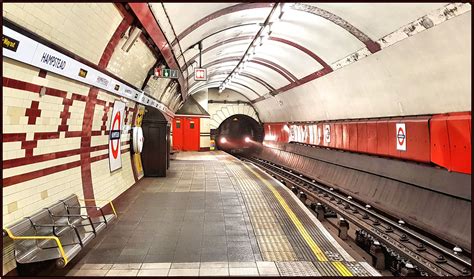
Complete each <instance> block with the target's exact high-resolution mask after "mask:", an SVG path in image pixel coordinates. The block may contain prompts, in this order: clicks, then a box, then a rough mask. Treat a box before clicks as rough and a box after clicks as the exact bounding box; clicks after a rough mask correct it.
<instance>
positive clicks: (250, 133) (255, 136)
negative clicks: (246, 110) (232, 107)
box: [216, 114, 264, 153]
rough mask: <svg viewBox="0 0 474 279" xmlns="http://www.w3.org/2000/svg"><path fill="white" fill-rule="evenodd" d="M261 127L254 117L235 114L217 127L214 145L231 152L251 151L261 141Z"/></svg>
mask: <svg viewBox="0 0 474 279" xmlns="http://www.w3.org/2000/svg"><path fill="white" fill-rule="evenodd" d="M263 136H264V135H263V127H262V125H260V124H259V123H258V122H257V121H255V119H253V118H252V117H250V116H247V115H244V114H235V115H232V116H230V117H229V118H227V119H226V120H224V121H223V122H222V123H221V125H219V128H218V129H217V136H216V146H217V148H218V149H220V150H224V151H227V152H231V153H243V152H247V151H251V150H252V149H253V147H255V146H256V144H259V143H261V142H262V141H263Z"/></svg>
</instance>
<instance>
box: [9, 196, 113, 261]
mask: <svg viewBox="0 0 474 279" xmlns="http://www.w3.org/2000/svg"><path fill="white" fill-rule="evenodd" d="M110 205H111V207H112V210H113V212H114V214H104V212H103V210H102V209H100V208H99V207H95V208H97V209H99V211H100V212H101V213H102V215H101V216H98V217H93V218H92V217H90V216H88V215H87V214H81V209H84V208H87V207H85V206H81V205H80V203H79V199H78V197H77V196H76V195H71V196H69V197H67V198H66V199H64V200H61V201H59V202H57V203H55V204H53V205H52V206H50V207H48V208H45V209H42V210H40V211H38V212H37V213H35V214H34V215H32V216H30V217H26V218H24V219H23V220H21V221H19V222H17V223H15V224H13V225H11V226H9V227H7V228H4V231H5V232H7V234H8V236H9V237H10V238H12V239H13V240H14V243H15V259H16V261H17V262H18V263H21V264H26V263H33V262H41V261H46V260H53V259H56V265H57V266H58V267H64V266H65V265H66V264H67V263H68V261H69V260H70V259H72V258H74V257H75V256H76V255H77V254H78V253H79V252H80V251H81V250H82V248H83V247H84V246H85V245H87V244H88V243H89V242H90V241H91V240H92V239H94V238H95V236H96V235H97V233H98V232H100V231H102V230H103V229H104V228H105V227H106V226H107V224H108V223H110V222H111V221H112V220H113V219H114V218H115V217H116V215H115V214H116V212H115V209H114V208H113V204H112V203H111V202H110ZM89 207H90V206H89Z"/></svg>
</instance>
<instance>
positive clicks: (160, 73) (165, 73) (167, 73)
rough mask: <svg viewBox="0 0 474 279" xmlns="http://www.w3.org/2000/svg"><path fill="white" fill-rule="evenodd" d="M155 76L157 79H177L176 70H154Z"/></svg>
mask: <svg viewBox="0 0 474 279" xmlns="http://www.w3.org/2000/svg"><path fill="white" fill-rule="evenodd" d="M155 76H156V77H159V78H173V79H177V78H178V77H179V74H178V70H172V69H165V68H159V67H157V68H155Z"/></svg>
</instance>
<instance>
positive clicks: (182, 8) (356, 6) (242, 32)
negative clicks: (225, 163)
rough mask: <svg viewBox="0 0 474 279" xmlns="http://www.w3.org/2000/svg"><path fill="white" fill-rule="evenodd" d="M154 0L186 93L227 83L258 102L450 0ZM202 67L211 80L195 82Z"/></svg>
mask: <svg viewBox="0 0 474 279" xmlns="http://www.w3.org/2000/svg"><path fill="white" fill-rule="evenodd" d="M149 5H150V7H151V10H152V12H153V14H154V16H155V19H157V21H158V24H159V25H160V27H161V28H162V30H163V32H164V34H165V36H166V38H167V40H168V42H170V43H171V46H172V51H173V52H174V55H175V57H176V58H177V61H178V64H179V67H180V68H181V70H182V72H183V75H184V77H185V80H186V79H187V85H188V94H193V93H195V92H197V91H199V90H202V89H205V88H211V87H215V88H220V90H221V91H222V90H223V89H225V88H229V89H233V90H235V91H237V92H239V93H240V94H242V95H244V96H245V97H246V98H247V99H249V100H250V101H253V102H255V101H260V100H263V99H264V98H265V97H268V96H270V95H275V94H278V93H281V92H284V91H287V90H289V89H291V88H294V87H297V86H298V85H300V84H302V83H305V82H308V81H311V80H314V79H316V78H318V77H321V76H324V75H327V74H330V73H331V72H332V71H334V70H335V69H336V68H337V67H338V66H339V67H340V64H341V63H340V62H341V60H344V59H346V58H347V57H348V56H350V55H352V54H357V53H366V54H365V55H370V54H371V53H375V52H377V51H379V50H381V48H382V47H383V45H381V44H380V43H379V42H378V41H379V39H381V38H383V37H384V36H386V35H387V34H390V33H391V32H393V31H394V30H397V29H398V28H400V27H401V26H404V25H406V24H407V23H410V22H412V21H413V20H415V19H418V18H420V17H422V16H424V15H426V14H428V13H429V12H431V11H433V10H436V9H438V8H441V7H443V6H445V5H446V3H430V4H428V3H417V4H403V3H393V4H387V3H383V4H382V3H380V4H367V3H349V4H340V3H317V4H316V3H240V4H239V3H186V4H182V3H150V4H149ZM199 48H201V50H202V56H201V59H202V60H201V65H199V63H200V55H199V52H200V51H199ZM338 63H339V65H337V64H338ZM199 66H201V67H202V68H207V71H208V73H207V74H208V80H207V81H194V79H193V69H194V67H199Z"/></svg>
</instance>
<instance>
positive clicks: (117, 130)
mask: <svg viewBox="0 0 474 279" xmlns="http://www.w3.org/2000/svg"><path fill="white" fill-rule="evenodd" d="M124 116H125V103H124V102H121V101H115V102H114V109H113V110H112V117H111V119H110V128H109V129H110V130H109V165H110V171H111V172H113V171H115V170H117V169H120V168H121V167H122V156H121V155H122V154H121V151H120V147H121V146H120V135H121V134H122V127H123V123H122V121H123V118H124Z"/></svg>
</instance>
